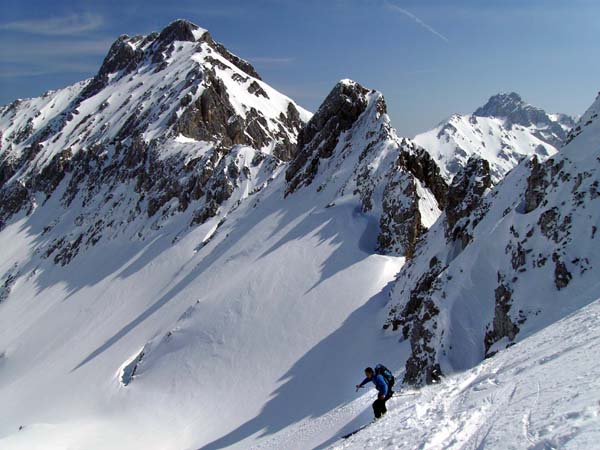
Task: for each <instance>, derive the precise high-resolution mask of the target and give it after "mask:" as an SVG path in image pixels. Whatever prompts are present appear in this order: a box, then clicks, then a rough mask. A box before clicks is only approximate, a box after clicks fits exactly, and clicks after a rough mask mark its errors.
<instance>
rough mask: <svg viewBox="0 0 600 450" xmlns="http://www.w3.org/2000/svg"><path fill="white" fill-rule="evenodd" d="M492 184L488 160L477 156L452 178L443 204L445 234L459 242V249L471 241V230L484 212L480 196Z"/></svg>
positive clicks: (482, 195) (484, 208)
mask: <svg viewBox="0 0 600 450" xmlns="http://www.w3.org/2000/svg"><path fill="white" fill-rule="evenodd" d="M491 186H492V179H491V177H490V165H489V163H488V162H487V161H486V160H484V159H481V158H478V157H476V156H474V157H471V158H470V159H469V162H468V163H467V165H466V167H465V168H464V169H463V170H461V171H460V172H459V173H458V174H457V175H456V176H455V177H454V179H453V180H452V184H451V185H450V188H449V189H448V200H447V207H446V235H447V236H448V238H449V239H451V240H453V241H455V242H460V243H461V245H462V248H464V247H466V246H467V244H468V243H469V242H470V241H471V239H472V236H471V234H470V232H469V229H473V228H474V227H475V226H476V225H477V223H478V222H479V221H480V220H481V218H482V217H483V215H484V214H485V210H486V207H485V206H484V205H483V197H484V194H485V193H486V191H487V190H488V189H489V188H490V187H491Z"/></svg>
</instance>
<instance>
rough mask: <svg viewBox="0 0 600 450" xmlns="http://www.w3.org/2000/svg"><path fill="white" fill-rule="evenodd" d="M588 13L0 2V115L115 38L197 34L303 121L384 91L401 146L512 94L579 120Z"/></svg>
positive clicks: (581, 6)
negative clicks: (338, 99) (184, 26)
mask: <svg viewBox="0 0 600 450" xmlns="http://www.w3.org/2000/svg"><path fill="white" fill-rule="evenodd" d="M598 17H600V2H598V1H597V0H567V1H559V0H531V1H527V0H496V1H493V0H489V1H488V0H455V1H452V0H446V1H442V0H420V1H418V0H398V1H394V0H329V1H327V0H321V1H318V0H258V1H241V0H220V1H212V0H206V1H202V0H195V1H192V0H184V1H178V0H170V1H166V0H157V1H155V0H119V1H117V0H106V1H100V0H95V1H91V0H78V1H73V0H52V1H46V0H44V1H42V0H36V1H27V0H2V2H1V4H0V104H5V103H8V102H10V101H12V100H13V99H15V98H17V97H30V96H37V95H40V94H42V93H43V92H44V91H46V90H48V89H55V88H59V87H63V86H66V85H68V84H71V83H73V82H75V81H79V80H81V79H84V78H87V77H90V76H92V75H93V74H94V73H95V72H96V71H97V69H98V67H99V65H100V63H101V62H102V59H103V58H104V56H105V54H106V51H107V50H108V47H109V46H110V44H111V42H112V41H113V40H114V39H115V38H116V37H117V36H118V35H120V34H129V35H133V34H145V33H148V32H150V31H159V30H160V29H162V28H163V27H164V26H166V25H167V24H168V23H169V22H170V21H172V20H173V19H176V18H186V19H189V20H191V21H193V22H195V23H197V24H198V25H200V26H202V27H204V28H207V29H208V30H209V31H210V32H211V34H212V35H213V37H214V38H215V39H216V40H218V41H220V42H222V43H224V44H225V45H226V46H227V47H228V48H229V49H230V50H231V51H233V52H234V53H236V54H238V55H240V56H241V57H243V58H245V59H248V60H250V61H251V62H253V64H254V65H255V67H256V68H257V70H258V71H259V73H261V75H262V77H263V79H264V80H265V81H267V82H268V83H270V84H271V85H272V86H274V87H275V88H277V89H279V90H281V91H283V92H284V93H286V94H287V95H289V96H291V97H292V98H294V99H295V100H296V101H298V102H299V103H300V104H301V105H303V106H305V107H306V108H308V109H310V110H313V111H314V110H316V108H317V107H318V105H319V104H320V102H321V101H322V99H323V98H324V97H325V95H326V94H327V93H328V91H329V90H330V89H331V87H332V86H333V85H334V84H335V82H336V81H337V80H339V79H341V78H352V79H354V80H356V81H358V82H360V83H362V84H363V85H365V86H367V87H370V88H374V89H378V90H380V91H382V92H383V93H384V95H385V98H386V100H387V103H388V112H389V114H390V116H391V118H392V121H393V123H394V126H395V127H396V128H397V129H398V131H399V133H400V134H401V135H405V136H412V135H414V134H415V133H418V132H420V131H424V130H426V129H429V128H431V127H433V126H434V125H435V124H437V123H438V122H439V121H441V120H442V119H444V118H445V117H447V116H449V115H450V114H452V113H454V112H461V113H467V112H472V111H473V110H475V109H476V108H477V107H478V106H480V105H481V104H483V103H484V102H485V101H486V100H487V98H488V97H489V96H490V95H492V94H495V93H497V92H500V91H516V92H518V93H520V94H521V95H522V96H523V98H524V99H525V100H526V101H529V102H530V103H532V104H535V105H538V106H541V107H543V108H545V109H547V110H548V111H552V112H555V111H556V112H566V113H569V114H581V113H583V111H584V110H585V109H586V108H587V107H588V106H589V104H590V103H591V102H592V100H593V99H594V97H595V95H596V93H597V92H598V91H599V90H600V57H599V56H600V55H599V53H600V52H599V50H600V39H599V38H598V37H599V36H600V20H598Z"/></svg>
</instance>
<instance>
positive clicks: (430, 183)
mask: <svg viewBox="0 0 600 450" xmlns="http://www.w3.org/2000/svg"><path fill="white" fill-rule="evenodd" d="M402 142H403V145H404V146H407V147H410V149H411V150H412V151H407V152H402V153H401V154H400V159H399V162H400V165H401V166H402V167H404V168H405V169H406V170H407V171H408V172H410V173H412V174H413V175H414V176H415V177H416V178H417V179H418V180H420V181H421V182H422V183H423V185H424V186H426V187H427V188H428V189H429V190H430V191H431V192H432V193H433V195H434V196H435V199H436V200H437V202H438V205H439V206H440V208H442V209H444V208H445V207H446V202H447V195H448V185H447V184H446V181H445V180H444V177H443V176H442V174H441V172H440V168H439V166H438V165H437V163H436V162H435V161H434V159H433V158H432V157H431V155H430V154H429V153H427V150H425V149H424V148H421V147H418V146H417V145H415V144H414V143H413V142H409V141H408V140H407V139H403V140H402Z"/></svg>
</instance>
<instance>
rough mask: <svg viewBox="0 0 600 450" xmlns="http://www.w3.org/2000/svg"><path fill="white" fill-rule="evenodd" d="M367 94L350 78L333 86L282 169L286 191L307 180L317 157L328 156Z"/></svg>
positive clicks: (364, 101) (314, 171)
mask: <svg viewBox="0 0 600 450" xmlns="http://www.w3.org/2000/svg"><path fill="white" fill-rule="evenodd" d="M368 93H369V91H368V90H367V89H365V88H364V87H362V86H361V85H360V84H358V83H355V82H353V81H350V80H342V81H340V82H338V83H337V84H336V85H335V86H334V88H333V89H332V90H331V92H330V93H329V95H328V96H327V97H326V98H325V100H324V101H323V103H322V104H321V106H320V107H319V109H318V110H317V112H316V113H315V115H314V116H313V117H312V118H311V119H310V121H309V122H308V123H307V124H306V126H305V127H304V128H303V129H302V131H301V132H300V134H299V135H298V150H297V152H296V157H295V158H294V160H293V161H292V162H291V164H290V166H289V168H288V169H287V171H286V180H287V181H288V189H287V192H288V193H291V192H294V191H295V190H296V189H298V188H299V187H300V186H303V185H308V184H310V183H311V181H312V179H313V178H314V176H315V174H316V171H317V169H318V166H319V160H320V159H322V158H329V157H330V156H331V154H332V152H333V150H334V148H335V147H336V145H337V143H338V140H339V137H340V135H341V133H343V132H344V131H346V130H348V129H349V128H350V127H352V125H353V124H354V123H355V122H356V120H357V119H358V118H359V116H360V115H361V114H362V113H363V112H364V111H365V110H366V108H367V104H368V99H367V94H368ZM384 112H385V111H384Z"/></svg>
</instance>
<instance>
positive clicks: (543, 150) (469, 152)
mask: <svg viewBox="0 0 600 450" xmlns="http://www.w3.org/2000/svg"><path fill="white" fill-rule="evenodd" d="M574 124H575V121H574V119H573V118H572V117H570V116H567V115H565V114H548V113H546V112H545V111H544V110H543V109H541V108H537V107H535V106H532V105H530V104H528V103H526V102H524V101H523V99H522V98H521V97H520V96H519V95H518V94H516V93H514V92H513V93H502V94H498V95H494V96H492V97H491V98H490V99H489V100H488V102H487V103H486V104H485V105H484V106H482V107H480V108H478V109H477V110H476V111H475V112H474V113H473V114H472V115H460V114H454V115H452V116H451V117H450V118H448V119H447V120H445V121H443V122H442V123H440V124H439V125H438V126H437V127H435V128H434V129H432V130H430V131H427V132H425V133H422V134H419V135H417V136H415V138H414V141H415V142H416V143H417V144H418V145H420V146H422V147H424V148H425V149H426V150H427V151H428V152H429V153H431V155H432V156H433V158H434V159H435V160H436V161H437V162H438V163H439V165H440V169H441V171H442V174H443V175H444V177H445V178H446V179H447V180H450V179H452V177H453V176H454V175H456V174H457V173H458V172H459V171H460V169H461V168H462V167H464V166H465V165H466V163H467V161H468V160H469V158H470V157H471V156H473V155H476V156H479V157H481V158H483V159H486V160H487V161H488V162H489V163H490V171H491V177H492V182H493V183H494V184H495V183H497V182H499V181H500V180H501V179H502V178H503V177H504V175H505V174H506V173H507V172H508V171H510V170H511V169H512V168H513V167H515V166H516V165H517V164H518V163H519V162H520V161H521V160H522V159H523V158H525V157H528V156H532V155H536V156H538V158H540V159H546V158H547V157H548V156H550V155H553V154H555V153H556V151H557V149H559V148H560V147H561V146H562V145H563V143H564V142H565V139H566V137H567V133H568V132H569V130H570V129H571V128H572V127H573V126H574Z"/></svg>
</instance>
